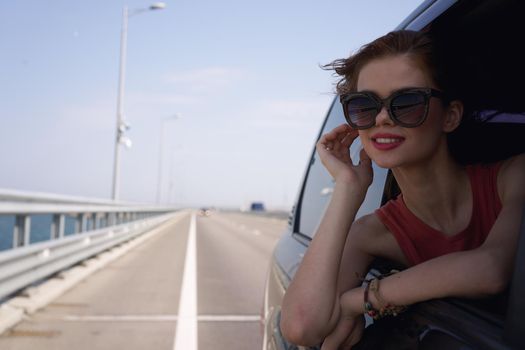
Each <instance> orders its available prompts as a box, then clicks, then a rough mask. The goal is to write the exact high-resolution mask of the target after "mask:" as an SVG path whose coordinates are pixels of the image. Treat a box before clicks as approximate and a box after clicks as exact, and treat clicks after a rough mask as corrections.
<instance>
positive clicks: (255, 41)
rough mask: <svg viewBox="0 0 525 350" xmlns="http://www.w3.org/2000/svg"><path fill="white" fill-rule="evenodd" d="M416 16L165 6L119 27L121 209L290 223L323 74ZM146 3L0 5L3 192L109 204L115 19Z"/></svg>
mask: <svg viewBox="0 0 525 350" xmlns="http://www.w3.org/2000/svg"><path fill="white" fill-rule="evenodd" d="M421 2H422V1H421V0H398V1H391V0H371V1H358V0H346V1H344V0H323V1H320V0H318V1H313V0H301V1H299V0H289V1H285V0H266V1H250V0H223V1H213V0H201V1H195V0H194V1H190V0H177V1H175V0H173V1H166V2H165V3H166V8H165V9H163V10H156V11H145V12H141V13H139V14H136V15H134V16H131V17H129V21H128V31H127V35H128V40H127V50H126V71H125V85H124V87H125V89H124V98H123V110H124V119H125V120H126V121H127V123H129V124H130V126H131V127H130V129H129V130H128V131H127V132H126V136H127V137H129V139H130V140H132V147H131V148H129V149H125V148H124V147H123V148H122V150H121V153H120V154H121V157H120V158H121V161H120V176H119V184H120V191H119V200H122V201H132V202H141V203H155V202H160V203H164V204H170V205H175V206H179V207H195V206H216V207H233V208H239V207H245V206H247V205H248V204H249V203H250V202H254V201H262V202H264V203H265V204H266V206H267V207H268V208H269V209H285V210H288V209H289V208H291V206H292V204H293V201H294V200H295V199H296V196H297V192H298V189H299V185H300V182H301V180H302V177H303V175H304V171H305V169H306V166H307V162H308V158H309V156H310V155H311V152H312V147H313V146H314V143H315V138H316V136H317V133H318V130H319V128H320V126H321V123H322V121H323V118H324V117H325V114H326V112H327V110H328V108H329V107H330V104H331V102H332V101H333V98H334V83H335V82H336V81H337V79H336V78H335V77H334V76H333V75H332V72H330V71H325V70H323V69H321V68H320V66H321V65H324V64H327V63H330V62H331V61H333V60H334V59H338V58H343V57H347V56H348V55H349V54H351V53H352V52H354V51H355V50H357V49H358V48H359V47H360V46H361V45H363V44H365V43H366V42H369V41H371V40H373V39H375V38H376V37H379V36H381V35H383V34H385V33H387V32H388V31H390V30H392V29H394V28H395V27H396V26H397V25H398V24H399V23H400V22H401V21H402V20H403V19H404V18H405V17H407V16H408V15H409V14H410V13H411V12H412V11H413V10H414V9H415V8H416V7H417V6H418V5H419V4H420V3H421ZM152 3H153V2H149V1H144V0H128V1H121V0H90V1H80V0H67V1H66V0H25V1H18V0H2V1H1V2H0V77H1V81H2V84H1V85H0V122H1V124H0V125H1V126H0V161H1V163H0V166H1V169H2V170H1V171H0V188H4V189H16V190H23V191H31V192H45V193H53V194H64V195H73V196H82V197H93V198H102V199H110V198H111V193H112V178H113V162H114V145H115V130H116V119H117V116H116V110H117V92H118V79H119V77H118V73H119V54H120V34H121V26H122V17H123V16H122V11H123V8H124V6H128V8H129V9H130V11H133V10H137V9H146V8H148V7H149V6H150V5H151V4H152ZM161 135H162V137H161ZM161 140H162V142H161ZM161 150H162V152H161ZM161 153H162V157H160V154H161ZM159 173H160V181H159ZM158 189H160V198H158V196H157V192H158Z"/></svg>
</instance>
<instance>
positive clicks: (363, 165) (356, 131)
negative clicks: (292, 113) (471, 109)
mask: <svg viewBox="0 0 525 350" xmlns="http://www.w3.org/2000/svg"><path fill="white" fill-rule="evenodd" d="M436 57H437V54H436V52H435V48H434V47H433V43H432V41H431V40H430V38H429V37H428V36H427V35H425V34H423V33H420V32H413V31H398V32H392V33H389V34H387V35H385V36H384V37H381V38H379V39H377V40H375V41H373V42H371V43H370V44H368V45H365V46H364V47H362V48H361V50H359V51H358V52H357V53H356V54H355V55H353V56H351V57H350V58H348V59H343V60H338V61H335V62H334V63H333V64H332V67H333V68H334V69H335V71H336V72H337V73H338V74H339V75H341V76H342V77H343V78H342V80H341V81H340V82H339V83H338V85H337V92H338V94H339V95H340V96H341V103H342V105H343V110H344V112H345V117H346V119H347V121H348V123H349V124H348V125H346V124H345V125H340V126H339V127H337V128H335V129H334V130H332V131H331V132H329V133H327V134H325V135H323V136H322V137H321V138H320V140H319V142H318V143H317V146H316V148H317V152H318V154H319V156H320V158H321V160H322V162H323V164H324V166H325V167H326V168H327V170H328V171H329V172H330V174H331V175H332V177H333V178H334V180H335V187H334V191H333V194H332V197H331V200H330V203H329V204H328V207H327V209H326V211H325V214H324V216H323V219H322V220H321V223H320V225H319V227H318V229H317V231H316V234H315V236H314V239H313V240H312V242H311V244H310V247H309V248H308V251H307V253H306V254H305V256H304V259H303V261H302V263H301V266H300V267H299V269H298V270H297V272H296V274H295V277H294V279H293V281H292V282H291V284H290V286H289V288H288V289H287V292H286V295H285V297H284V300H283V305H282V318H281V330H282V332H283V334H284V336H285V338H287V339H288V340H289V341H290V342H292V343H295V344H299V345H306V346H313V345H317V344H319V343H323V345H322V349H323V350H325V349H326V350H328V349H350V348H351V346H352V345H354V344H355V343H357V342H358V341H359V339H360V338H361V335H362V332H363V328H364V313H365V312H367V313H368V314H369V315H371V316H373V317H375V318H379V317H382V316H384V315H396V314H397V313H399V312H401V311H402V310H403V309H404V307H405V306H408V305H410V304H414V303H417V302H421V301H425V300H429V299H434V298H443V297H449V296H455V297H483V296H488V295H492V294H497V293H500V292H502V291H503V290H504V289H505V288H506V286H507V284H508V282H509V279H510V276H511V273H512V266H513V262H514V254H515V246H516V242H517V235H518V230H519V225H520V221H521V214H522V209H523V204H524V198H525V176H524V174H525V157H524V155H519V156H515V157H513V158H510V159H507V160H505V161H502V162H499V163H496V164H490V165H474V166H467V167H465V166H462V165H460V164H459V163H458V162H456V161H455V159H454V158H453V157H452V155H451V154H450V152H449V148H448V144H447V134H449V133H451V132H452V131H454V130H455V129H456V128H457V127H458V126H459V124H460V122H461V120H462V116H463V104H462V102H461V101H460V100H457V99H455V96H454V95H453V92H452V89H451V88H450V86H447V84H448V81H447V80H448V79H446V78H447V77H448V75H447V74H446V72H445V71H444V70H443V69H442V67H441V66H440V64H442V63H441V62H439V60H437V59H436ZM357 136H359V137H360V139H361V142H362V145H363V148H364V149H363V150H362V151H361V154H360V160H359V164H358V165H353V163H352V160H351V159H350V156H349V147H350V145H351V144H352V142H353V141H354V140H355V138H356V137H357ZM371 160H373V161H374V162H375V163H376V164H377V165H378V166H380V167H383V168H389V169H391V170H392V173H393V175H394V177H395V179H396V181H397V183H398V185H399V188H400V190H401V193H402V194H401V195H400V196H399V197H398V198H397V199H395V200H392V201H390V202H388V203H387V204H386V205H385V206H383V207H382V208H380V209H378V210H377V211H376V212H375V213H372V214H369V215H366V216H364V217H362V218H360V219H359V220H355V221H354V218H355V215H356V213H357V210H358V208H359V206H360V205H361V203H362V202H363V199H364V197H365V194H366V191H367V188H368V186H369V185H370V184H371V182H372V176H373V174H372V167H371ZM374 257H383V258H387V259H390V260H392V261H395V262H397V263H400V264H402V265H404V266H406V267H407V269H405V270H403V271H401V272H399V273H395V274H392V275H390V276H386V277H384V278H382V279H380V280H379V279H375V280H373V281H369V283H365V284H364V286H362V282H363V278H364V275H365V274H366V272H367V271H368V267H369V265H370V263H371V262H372V260H373V259H374Z"/></svg>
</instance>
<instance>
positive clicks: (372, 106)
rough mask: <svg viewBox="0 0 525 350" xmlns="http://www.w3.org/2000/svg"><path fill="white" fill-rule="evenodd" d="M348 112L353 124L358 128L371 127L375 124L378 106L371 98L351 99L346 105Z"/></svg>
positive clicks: (359, 97)
mask: <svg viewBox="0 0 525 350" xmlns="http://www.w3.org/2000/svg"><path fill="white" fill-rule="evenodd" d="M346 112H347V114H348V118H349V119H350V120H349V121H350V122H351V124H353V125H354V126H356V127H357V128H366V127H370V126H372V125H373V124H374V122H375V117H376V115H377V104H376V102H375V101H374V100H373V99H371V98H370V97H366V96H356V97H351V98H350V99H349V100H348V101H347V103H346Z"/></svg>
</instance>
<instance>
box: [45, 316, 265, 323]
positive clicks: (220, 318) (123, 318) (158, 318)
mask: <svg viewBox="0 0 525 350" xmlns="http://www.w3.org/2000/svg"><path fill="white" fill-rule="evenodd" d="M46 319H47V320H61V321H68V322H176V321H178V320H179V316H178V315H93V316H80V315H67V316H63V317H46ZM260 320H261V316H260V315H199V316H197V321H198V322H259V321H260Z"/></svg>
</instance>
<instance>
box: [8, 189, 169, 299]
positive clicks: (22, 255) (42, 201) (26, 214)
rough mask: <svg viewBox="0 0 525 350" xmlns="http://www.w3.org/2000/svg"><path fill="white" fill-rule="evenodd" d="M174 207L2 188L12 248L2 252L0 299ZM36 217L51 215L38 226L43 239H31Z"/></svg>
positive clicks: (151, 223)
mask: <svg viewBox="0 0 525 350" xmlns="http://www.w3.org/2000/svg"><path fill="white" fill-rule="evenodd" d="M175 211H176V210H175V209H174V208H171V207H161V206H152V205H144V204H136V203H126V202H112V201H107V200H97V199H90V198H80V197H69V196H59V195H46V194H42V193H29V192H21V191H12V190H1V189H0V218H2V217H3V218H4V219H5V218H9V219H10V220H8V221H9V222H11V223H12V233H11V234H12V248H11V249H9V250H4V251H0V299H3V298H5V297H6V296H8V295H10V294H12V293H14V292H16V291H18V290H20V289H22V288H24V287H26V286H29V285H31V284H33V283H35V282H38V281H39V280H41V279H44V278H46V277H48V276H50V275H53V274H55V273H57V272H59V271H61V270H63V269H65V268H67V267H69V266H72V265H74V264H76V263H78V262H80V261H82V260H85V259H87V258H89V257H90V256H93V255H96V254H98V253H100V252H102V251H104V250H107V249H109V248H111V247H113V246H116V245H118V244H121V243H123V242H125V241H127V240H130V239H132V238H134V237H136V236H138V235H140V234H142V233H145V232H147V231H150V230H151V229H152V228H154V227H155V226H158V225H160V224H161V223H163V222H165V221H166V220H168V219H169V218H171V217H172V216H173V212H175ZM34 215H44V216H49V218H48V220H47V221H46V223H47V224H48V226H49V227H44V228H42V227H40V229H44V230H46V231H47V232H48V233H49V236H48V239H47V240H45V241H43V242H38V243H31V234H32V233H34V232H32V230H31V221H32V218H33V217H34ZM71 220H73V221H74V225H71V223H72V222H71ZM66 221H68V223H69V225H67V226H68V228H69V232H67V235H66ZM6 226H7V227H8V228H9V225H5V223H4V225H3V226H2V227H3V228H4V231H3V232H2V231H1V230H0V239H2V238H6V237H5V235H9V232H5V228H6ZM40 226H42V225H40ZM7 231H9V229H8V230H7Z"/></svg>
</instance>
